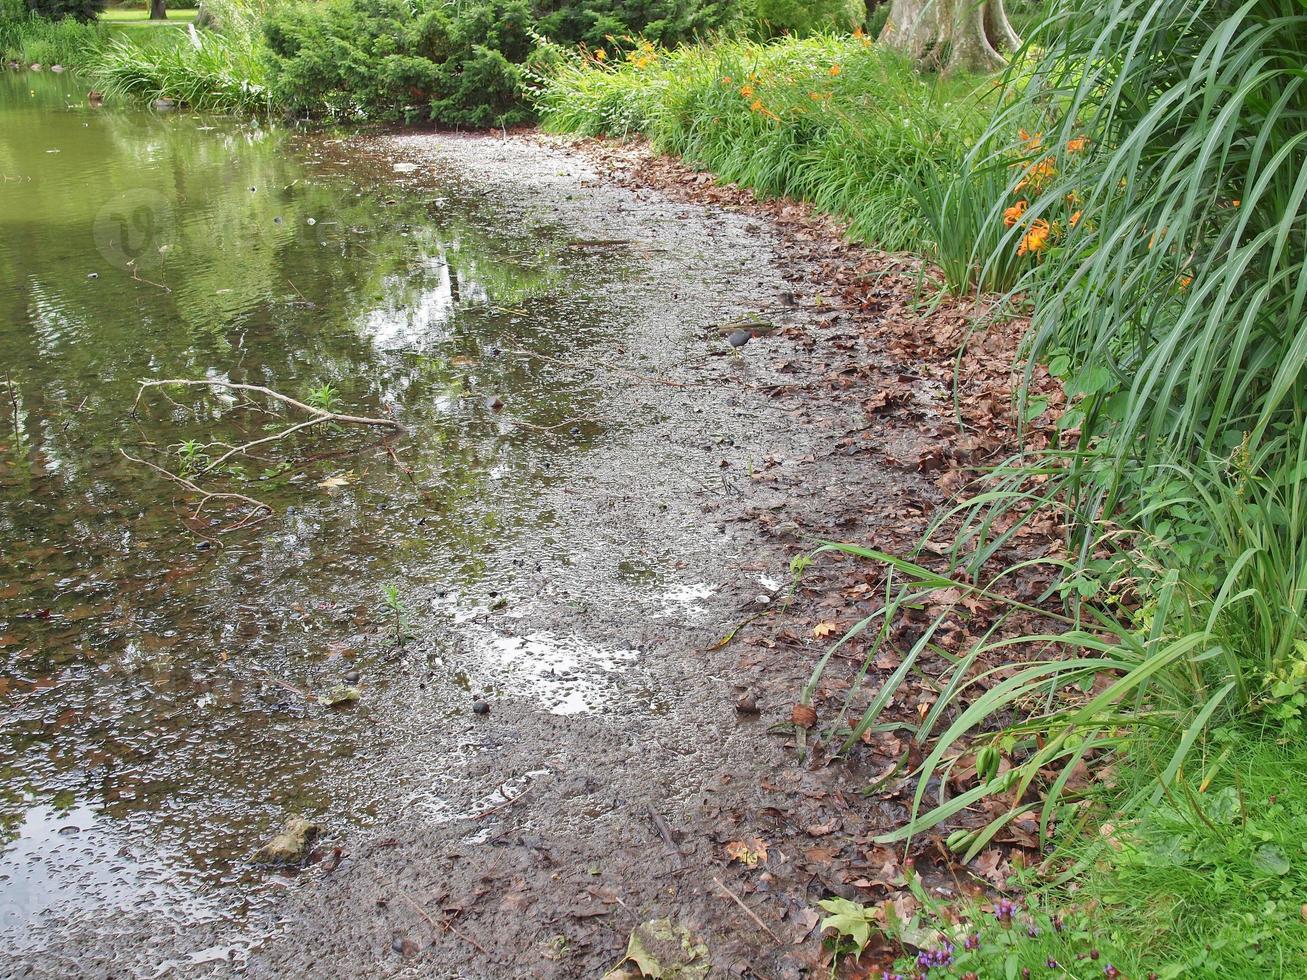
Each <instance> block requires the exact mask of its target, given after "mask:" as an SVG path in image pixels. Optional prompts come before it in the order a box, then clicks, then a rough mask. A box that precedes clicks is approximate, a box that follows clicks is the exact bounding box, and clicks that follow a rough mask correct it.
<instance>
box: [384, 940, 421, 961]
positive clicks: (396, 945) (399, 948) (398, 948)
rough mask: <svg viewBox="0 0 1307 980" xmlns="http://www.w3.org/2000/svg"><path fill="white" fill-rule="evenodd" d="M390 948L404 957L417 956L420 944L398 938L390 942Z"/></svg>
mask: <svg viewBox="0 0 1307 980" xmlns="http://www.w3.org/2000/svg"><path fill="white" fill-rule="evenodd" d="M390 948H391V949H393V950H394V951H395V952H396V953H398V954H399V955H400V956H403V957H406V958H407V957H409V956H416V955H417V953H418V944H417V943H415V942H413V940H411V939H405V938H404V937H403V936H396V937H395V938H394V939H392V940H391V941H390Z"/></svg>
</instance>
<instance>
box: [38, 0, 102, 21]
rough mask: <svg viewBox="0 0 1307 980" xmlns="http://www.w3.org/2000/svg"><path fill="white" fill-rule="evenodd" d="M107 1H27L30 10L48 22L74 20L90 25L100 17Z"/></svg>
mask: <svg viewBox="0 0 1307 980" xmlns="http://www.w3.org/2000/svg"><path fill="white" fill-rule="evenodd" d="M105 3H106V0H27V6H28V9H30V10H31V11H32V13H34V14H35V15H36V16H38V17H45V18H46V19H48V20H63V19H64V18H65V17H71V18H72V19H73V20H78V21H81V22H82V23H88V22H90V21H93V20H95V18H96V17H98V16H100V11H102V10H104V8H105Z"/></svg>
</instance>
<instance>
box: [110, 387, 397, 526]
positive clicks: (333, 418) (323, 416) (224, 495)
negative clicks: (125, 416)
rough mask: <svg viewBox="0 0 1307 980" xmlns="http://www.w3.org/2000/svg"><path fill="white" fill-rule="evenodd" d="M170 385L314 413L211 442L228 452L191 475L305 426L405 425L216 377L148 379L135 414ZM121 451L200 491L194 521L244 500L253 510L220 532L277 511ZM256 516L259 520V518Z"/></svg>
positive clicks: (392, 427) (394, 428)
mask: <svg viewBox="0 0 1307 980" xmlns="http://www.w3.org/2000/svg"><path fill="white" fill-rule="evenodd" d="M168 387H188V388H222V389H226V390H229V391H239V392H243V393H254V394H259V395H264V396H265V397H268V398H271V399H273V400H274V401H279V402H281V403H282V404H284V405H289V406H290V407H292V408H295V409H298V410H300V411H302V412H306V413H308V414H309V415H310V416H311V417H310V418H308V419H305V420H304V421H302V422H296V423H294V424H293V425H290V426H288V427H286V428H285V429H282V430H281V431H279V432H275V433H273V434H272V435H269V436H262V437H260V438H258V439H251V440H250V441H248V442H243V443H241V444H240V445H238V446H229V445H227V444H226V443H210V444H209V445H210V446H217V445H222V446H224V447H225V448H226V450H227V451H226V452H224V453H223V454H222V455H221V456H219V457H217V458H216V459H214V460H212V461H210V462H208V463H206V464H205V465H204V466H203V467H202V468H200V469H198V470H196V471H195V472H194V473H193V474H190V476H194V477H200V476H204V475H205V474H206V473H211V472H213V471H214V470H216V469H218V467H220V466H222V465H223V464H224V463H226V462H227V461H228V460H229V459H231V458H232V457H233V456H248V455H249V454H250V451H251V450H252V449H254V448H255V447H257V446H263V445H267V444H268V443H271V442H277V441H279V440H281V439H285V438H286V437H287V436H289V435H292V434H293V433H296V432H300V431H302V430H304V429H307V428H310V427H311V426H315V425H323V424H326V423H332V422H336V423H340V424H342V425H364V426H376V427H380V428H385V429H390V430H392V431H403V428H404V427H403V426H402V425H400V423H399V422H396V421H395V420H394V419H381V418H371V417H369V416H365V415H345V414H343V413H340V412H330V411H327V410H326V409H322V408H315V407H314V406H312V405H307V404H305V403H304V402H302V401H299V400H298V399H295V398H291V397H290V396H289V395H283V394H282V393H281V392H279V391H273V390H272V389H271V388H267V387H265V386H263V385H251V384H241V383H238V382H233V381H216V380H209V379H204V380H195V379H189V378H167V379H162V380H145V381H142V382H140V387H139V388H138V389H137V391H136V400H135V401H134V402H132V415H133V416H135V415H136V412H137V409H138V408H139V407H140V403H141V399H142V398H143V397H144V396H145V392H146V390H147V389H151V388H168ZM164 397H165V398H168V400H169V401H172V402H173V404H177V403H176V402H175V401H174V400H173V399H172V398H169V396H168V394H167V392H166V391H165V392H164ZM250 407H257V406H255V405H254V404H253V403H252V402H251V403H250ZM120 452H122V454H123V456H125V457H126V458H127V459H129V460H131V461H132V462H133V463H139V464H140V465H142V466H147V467H149V468H150V469H151V470H153V471H154V472H156V473H158V474H159V475H161V476H163V477H166V478H167V479H169V480H172V481H173V482H174V483H176V484H178V485H179V486H182V487H185V488H186V489H187V490H189V491H190V492H191V493H195V494H199V496H200V501H199V503H198V504H196V505H195V509H194V510H193V511H192V512H191V515H190V519H191V520H197V519H198V518H199V516H200V514H201V512H202V511H203V510H204V508H205V505H207V504H208V503H209V502H210V501H213V500H229V501H239V502H241V503H244V504H247V505H248V506H249V507H250V511H249V513H247V514H246V515H245V517H243V518H242V519H241V520H240V521H238V522H237V523H235V524H233V525H231V526H229V527H225V528H222V529H221V530H220V531H219V532H218V533H219V534H225V533H228V532H231V531H235V530H239V529H241V528H247V527H251V526H252V525H254V524H256V523H259V521H263V520H266V519H267V518H268V517H269V516H271V515H272V514H273V513H275V511H274V510H273V508H272V506H271V505H269V504H266V503H264V502H263V501H261V500H256V499H254V498H253V497H248V496H246V495H245V494H242V493H232V492H219V491H214V490H206V489H205V488H204V487H202V486H200V485H199V484H198V483H196V482H195V480H193V479H189V478H188V477H186V476H182V475H180V474H178V473H174V472H172V471H171V470H168V469H165V468H164V467H162V466H158V465H156V464H155V463H151V462H150V461H149V460H145V459H139V458H137V457H135V456H132V455H131V454H129V453H128V452H127V451H126V450H120ZM392 456H393V453H392ZM260 515H261V516H260ZM256 517H257V520H256V519H255V518H256Z"/></svg>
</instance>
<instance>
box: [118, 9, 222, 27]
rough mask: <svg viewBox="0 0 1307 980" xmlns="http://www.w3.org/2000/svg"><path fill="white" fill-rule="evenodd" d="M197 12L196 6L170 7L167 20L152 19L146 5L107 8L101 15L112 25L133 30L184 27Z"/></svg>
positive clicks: (193, 18) (192, 19)
mask: <svg viewBox="0 0 1307 980" xmlns="http://www.w3.org/2000/svg"><path fill="white" fill-rule="evenodd" d="M197 13H198V11H197V10H196V8H195V7H178V8H177V9H175V10H174V9H172V8H169V9H168V19H167V20H150V12H149V10H148V9H146V8H144V7H141V8H132V7H119V8H115V9H111V10H106V11H105V12H104V13H102V14H101V15H100V20H101V21H102V22H103V23H106V24H108V25H109V26H110V27H125V28H130V29H132V30H137V29H142V28H145V29H148V28H157V27H170V26H171V27H184V26H185V25H187V24H189V23H191V22H192V21H194V20H195V15H196V14H197Z"/></svg>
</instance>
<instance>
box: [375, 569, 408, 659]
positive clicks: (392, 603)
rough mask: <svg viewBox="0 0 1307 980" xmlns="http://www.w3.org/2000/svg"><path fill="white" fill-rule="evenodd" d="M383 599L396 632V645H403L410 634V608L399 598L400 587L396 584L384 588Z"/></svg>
mask: <svg viewBox="0 0 1307 980" xmlns="http://www.w3.org/2000/svg"><path fill="white" fill-rule="evenodd" d="M381 599H382V602H383V603H384V605H385V608H386V610H387V612H389V613H390V617H391V625H392V626H393V628H394V630H395V643H397V644H401V645H402V644H403V643H404V641H405V640H406V639H408V637H409V635H410V634H409V630H408V608H407V607H406V606H405V605H404V601H403V600H402V599H401V598H400V597H399V586H397V585H394V584H388V585H385V586H382V589H381Z"/></svg>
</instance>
